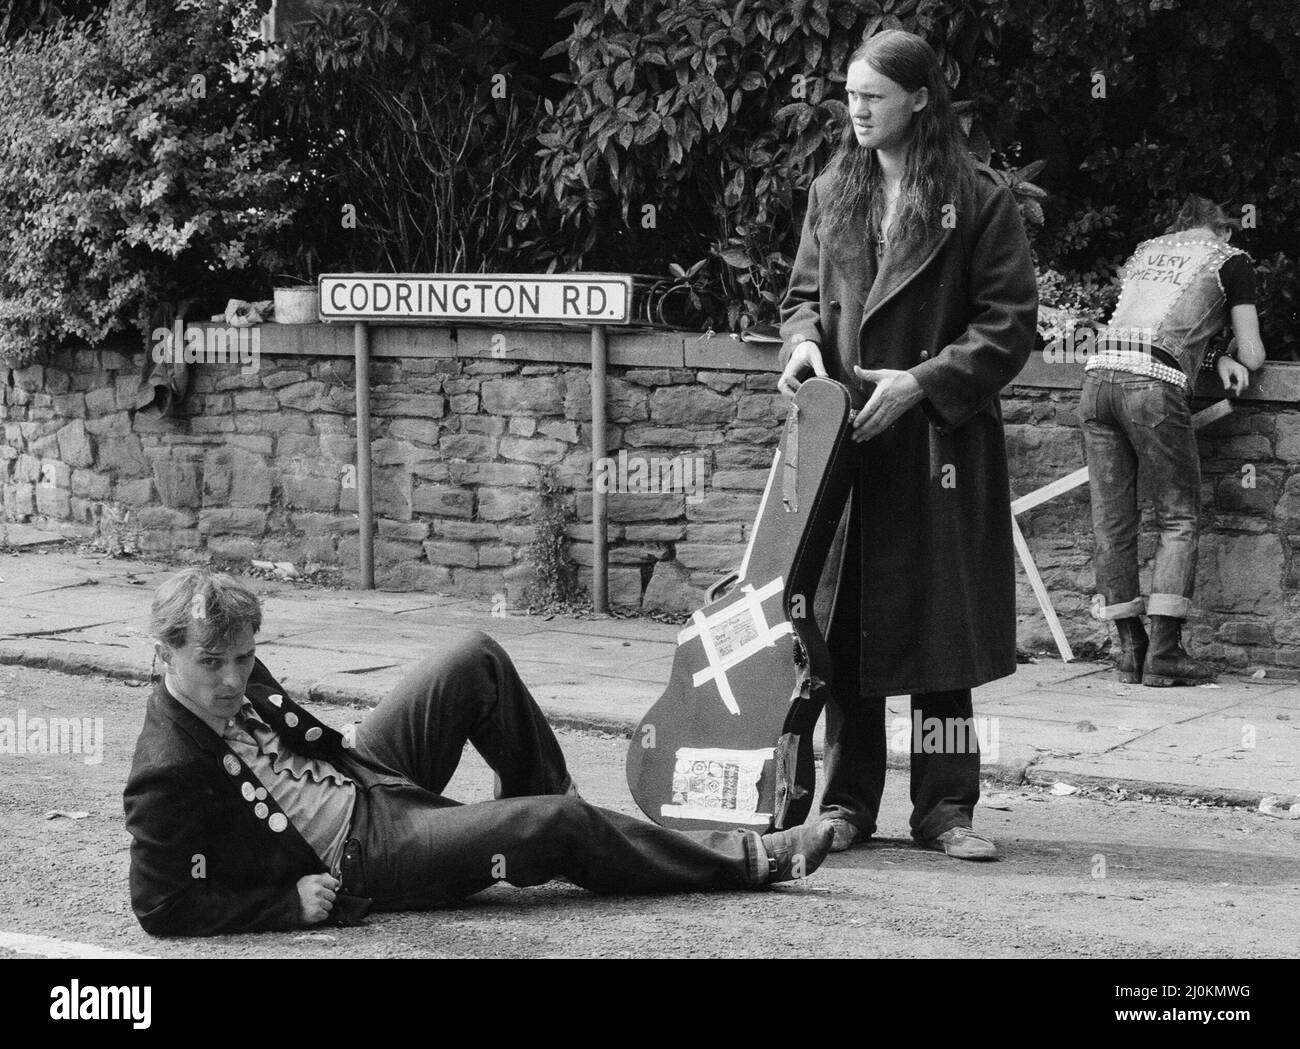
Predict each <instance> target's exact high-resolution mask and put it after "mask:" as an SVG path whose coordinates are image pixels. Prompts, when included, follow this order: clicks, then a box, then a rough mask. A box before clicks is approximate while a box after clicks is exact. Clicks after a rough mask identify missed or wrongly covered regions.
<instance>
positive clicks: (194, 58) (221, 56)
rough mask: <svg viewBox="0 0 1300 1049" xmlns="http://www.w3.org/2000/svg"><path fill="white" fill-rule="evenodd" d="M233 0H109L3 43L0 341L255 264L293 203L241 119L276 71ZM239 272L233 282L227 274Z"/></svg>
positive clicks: (97, 321)
mask: <svg viewBox="0 0 1300 1049" xmlns="http://www.w3.org/2000/svg"><path fill="white" fill-rule="evenodd" d="M256 18H257V15H256V10H255V9H251V10H250V9H249V8H248V5H245V4H242V3H239V2H237V0H211V2H206V3H199V2H197V0H183V2H178V3H176V4H175V5H169V6H168V7H167V8H164V5H159V4H149V3H146V2H143V0H113V2H112V3H111V4H110V5H109V6H108V8H107V10H105V11H104V12H102V13H100V14H97V15H94V16H92V17H91V18H89V19H87V20H84V21H67V20H64V21H58V22H56V24H55V25H54V26H53V28H50V29H48V30H45V31H41V32H37V33H29V34H27V35H24V36H20V37H18V38H17V39H15V40H13V41H11V42H9V43H6V44H4V45H3V46H0V225H2V226H3V233H0V238H2V239H0V358H3V359H7V360H8V361H10V362H16V363H22V362H24V361H28V360H31V359H33V358H35V357H36V356H37V355H39V353H40V352H41V351H42V350H45V349H48V348H51V347H53V346H55V345H57V344H59V343H60V342H61V341H62V340H63V339H65V338H67V337H70V336H75V337H77V338H79V339H85V340H87V341H89V342H91V343H94V342H98V341H100V340H101V339H103V338H104V336H106V335H107V334H108V333H109V332H112V331H115V330H119V329H121V328H123V327H126V326H127V325H128V324H131V323H135V324H137V325H140V326H141V327H144V326H145V318H146V315H147V314H148V313H149V312H150V310H151V308H153V307H154V306H155V305H156V304H157V303H159V302H160V301H167V300H172V301H173V302H175V301H176V300H182V299H189V298H192V297H197V296H199V295H202V294H204V293H206V294H207V295H208V296H210V297H211V299H212V301H214V302H216V303H217V304H218V305H224V302H225V292H226V290H227V288H226V287H225V284H226V283H227V282H228V281H231V280H233V279H236V278H234V277H232V274H237V273H240V272H242V271H246V270H249V269H250V268H255V267H256V266H257V265H258V264H259V263H260V262H262V261H264V260H265V259H266V258H267V257H268V256H269V253H270V241H271V239H272V238H273V236H274V234H275V232H276V230H278V229H279V228H280V227H282V226H283V225H284V224H285V223H286V222H287V221H288V219H289V217H290V215H291V213H292V210H293V204H292V200H291V199H289V198H288V197H287V195H286V192H285V189H286V185H285V177H284V176H285V173H286V168H285V163H284V161H283V160H282V159H281V158H280V157H279V156H278V154H277V149H276V145H275V144H274V143H273V142H268V141H264V140H261V139H259V138H257V137H256V135H255V134H254V132H253V130H252V129H251V127H250V126H249V125H248V124H247V123H246V120H245V117H246V115H247V113H248V110H249V107H250V104H251V102H252V100H253V99H254V98H255V97H256V95H257V92H258V91H259V90H261V88H262V87H263V86H264V84H265V83H266V81H267V78H268V76H269V65H268V60H269V58H270V56H269V55H268V53H267V52H266V50H265V49H264V48H263V47H262V45H261V43H260V41H259V39H258V38H257V35H256ZM232 287H233V285H232Z"/></svg>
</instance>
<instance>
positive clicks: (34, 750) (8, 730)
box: [0, 709, 104, 765]
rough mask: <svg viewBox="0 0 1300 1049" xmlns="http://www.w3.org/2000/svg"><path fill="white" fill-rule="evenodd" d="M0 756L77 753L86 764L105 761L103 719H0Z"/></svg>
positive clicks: (20, 714)
mask: <svg viewBox="0 0 1300 1049" xmlns="http://www.w3.org/2000/svg"><path fill="white" fill-rule="evenodd" d="M0 754H13V755H24V754H80V755H82V760H83V761H84V762H85V763H86V764H87V765H98V764H99V763H100V762H102V761H103V760H104V719H103V718H29V717H28V716H27V711H26V710H22V709H20V710H19V711H18V716H17V717H16V718H0Z"/></svg>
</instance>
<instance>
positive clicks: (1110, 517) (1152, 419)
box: [1079, 369, 1201, 619]
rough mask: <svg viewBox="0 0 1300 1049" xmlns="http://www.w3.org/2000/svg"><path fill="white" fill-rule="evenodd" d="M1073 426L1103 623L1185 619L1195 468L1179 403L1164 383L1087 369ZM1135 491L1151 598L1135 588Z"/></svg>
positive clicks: (1191, 433)
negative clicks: (1141, 498) (1149, 546)
mask: <svg viewBox="0 0 1300 1049" xmlns="http://www.w3.org/2000/svg"><path fill="white" fill-rule="evenodd" d="M1079 421H1080V425H1081V426H1082V429H1083V441H1084V447H1085V449H1086V450H1087V456H1088V480H1089V483H1090V485H1091V487H1092V528H1093V533H1094V535H1095V537H1096V549H1095V553H1094V555H1093V565H1094V568H1095V571H1096V577H1097V589H1098V591H1099V592H1100V593H1101V595H1102V598H1103V599H1104V600H1105V607H1104V610H1103V613H1102V614H1103V616H1104V618H1106V619H1124V618H1128V617H1130V616H1136V615H1139V614H1141V613H1142V612H1143V611H1144V610H1145V611H1146V612H1148V613H1149V614H1151V615H1157V616H1173V617H1175V618H1177V619H1186V618H1187V616H1188V613H1189V612H1190V611H1191V607H1192V600H1191V598H1192V590H1193V587H1194V586H1195V583H1196V540H1197V535H1198V532H1199V515H1200V499H1201V463H1200V457H1199V455H1198V454H1197V449H1196V431H1195V428H1194V427H1193V426H1192V413H1191V408H1190V406H1189V405H1188V402H1187V399H1186V398H1185V397H1184V396H1183V393H1182V391H1181V390H1179V389H1178V388H1177V387H1176V386H1174V385H1173V384H1172V383H1167V382H1164V381H1162V380H1160V379H1152V378H1148V377H1146V376H1144V375H1131V374H1129V373H1128V372H1121V371H1114V370H1111V369H1098V370H1096V371H1091V372H1088V373H1087V374H1086V375H1085V376H1084V380H1083V392H1082V394H1081V396H1080V399H1079ZM1139 486H1140V487H1141V489H1142V491H1143V493H1144V494H1145V495H1147V496H1148V497H1149V498H1150V499H1151V502H1152V504H1153V505H1154V508H1155V514H1156V524H1157V527H1158V529H1159V543H1158V545H1157V547H1156V557H1155V570H1154V572H1153V573H1152V577H1151V596H1150V597H1149V598H1148V599H1147V600H1146V601H1145V602H1144V601H1143V599H1142V595H1141V592H1140V590H1139V588H1138V527H1139V522H1140V519H1141V511H1140V509H1139V505H1138V489H1139Z"/></svg>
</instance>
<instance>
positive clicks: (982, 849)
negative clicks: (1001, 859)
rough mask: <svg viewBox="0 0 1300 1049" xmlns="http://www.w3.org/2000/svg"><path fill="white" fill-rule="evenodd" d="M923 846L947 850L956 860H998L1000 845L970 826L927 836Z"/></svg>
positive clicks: (937, 850)
mask: <svg viewBox="0 0 1300 1049" xmlns="http://www.w3.org/2000/svg"><path fill="white" fill-rule="evenodd" d="M921 846H922V848H926V849H934V850H935V851H936V852H939V851H942V852H946V853H947V854H948V855H949V856H951V857H952V858H953V859H954V860H996V859H997V858H998V847H997V846H996V845H994V844H993V842H991V841H989V839H988V838H984V837H981V836H980V835H978V834H976V833H975V832H974V831H973V830H971V829H970V828H969V827H949V828H948V829H947V830H946V831H944V832H943V833H942V834H940V835H939V836H938V837H937V838H926V839H925V840H924V841H922V842H921Z"/></svg>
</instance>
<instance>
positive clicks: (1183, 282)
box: [1102, 232, 1244, 384]
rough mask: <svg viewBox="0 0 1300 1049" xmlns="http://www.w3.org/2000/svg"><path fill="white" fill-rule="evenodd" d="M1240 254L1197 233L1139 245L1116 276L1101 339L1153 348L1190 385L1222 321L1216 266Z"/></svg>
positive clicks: (1171, 235) (1223, 296)
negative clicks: (1115, 294)
mask: <svg viewBox="0 0 1300 1049" xmlns="http://www.w3.org/2000/svg"><path fill="white" fill-rule="evenodd" d="M1241 254H1244V252H1242V251H1241V250H1240V249H1238V248H1232V247H1229V246H1228V245H1227V244H1224V243H1222V242H1220V241H1218V240H1215V239H1213V238H1212V237H1208V236H1206V235H1205V234H1204V233H1201V232H1195V233H1193V232H1185V233H1167V234H1165V235H1164V236H1163V237H1155V238H1153V239H1151V240H1148V241H1143V242H1142V243H1141V244H1139V245H1138V247H1137V250H1136V251H1135V252H1133V254H1132V256H1131V257H1130V258H1129V260H1128V261H1127V262H1126V263H1124V268H1123V269H1122V270H1121V271H1120V277H1121V278H1122V279H1123V282H1124V283H1123V288H1122V290H1121V291H1120V296H1119V303H1118V304H1117V305H1116V306H1115V313H1114V314H1113V315H1112V317H1111V319H1110V322H1109V323H1108V324H1107V325H1106V328H1105V329H1104V330H1103V332H1102V336H1103V338H1104V339H1106V340H1107V341H1109V342H1112V343H1118V344H1120V345H1124V344H1130V345H1131V344H1135V343H1145V344H1149V345H1153V346H1157V347H1159V348H1160V349H1162V350H1164V351H1165V352H1166V353H1168V354H1170V355H1171V356H1172V357H1174V358H1175V359H1176V360H1177V361H1178V364H1179V367H1181V368H1182V370H1183V373H1184V374H1185V375H1186V376H1187V378H1188V381H1189V382H1191V383H1193V384H1194V383H1195V382H1196V373H1197V370H1198V369H1199V368H1200V366H1201V359H1202V357H1203V356H1204V353H1205V347H1206V344H1207V343H1208V342H1209V341H1210V339H1211V338H1212V337H1213V336H1214V335H1215V334H1216V333H1217V332H1218V331H1219V330H1220V329H1221V328H1222V327H1223V325H1224V322H1225V320H1226V317H1227V310H1226V309H1225V304H1226V302H1227V296H1226V294H1225V293H1224V290H1223V284H1222V282H1221V281H1220V280H1219V270H1220V267H1221V266H1222V265H1223V264H1224V262H1226V261H1227V260H1228V259H1229V258H1231V257H1232V256H1233V255H1241Z"/></svg>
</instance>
